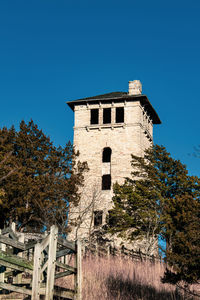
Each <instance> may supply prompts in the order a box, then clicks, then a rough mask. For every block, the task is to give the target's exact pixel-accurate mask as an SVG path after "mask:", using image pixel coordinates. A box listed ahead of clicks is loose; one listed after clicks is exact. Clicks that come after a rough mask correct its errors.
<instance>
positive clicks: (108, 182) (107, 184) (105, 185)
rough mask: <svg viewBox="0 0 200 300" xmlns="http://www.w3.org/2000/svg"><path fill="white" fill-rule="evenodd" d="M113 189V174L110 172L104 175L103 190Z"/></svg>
mask: <svg viewBox="0 0 200 300" xmlns="http://www.w3.org/2000/svg"><path fill="white" fill-rule="evenodd" d="M110 189H111V176H110V174H106V175H103V176H102V190H110Z"/></svg>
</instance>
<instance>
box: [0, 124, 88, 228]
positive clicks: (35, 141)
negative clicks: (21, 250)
mask: <svg viewBox="0 0 200 300" xmlns="http://www.w3.org/2000/svg"><path fill="white" fill-rule="evenodd" d="M77 156H78V153H76V152H75V151H74V149H73V146H72V145H71V143H70V142H69V143H67V144H66V146H65V147H56V146H54V145H53V143H52V141H51V140H50V138H49V137H47V136H46V135H45V134H44V133H43V132H42V130H39V129H38V126H37V125H36V124H34V122H33V121H32V120H31V121H30V122H29V123H28V124H26V123H25V122H24V121H22V122H21V123H20V129H19V131H18V132H17V131H16V130H15V129H14V127H12V128H10V129H7V128H3V129H1V130H0V191H1V192H0V209H1V226H3V224H5V223H6V222H10V221H16V222H17V224H18V227H19V228H20V229H21V230H27V229H28V228H29V227H31V228H32V230H33V229H37V230H38V229H40V230H41V229H42V228H44V227H47V228H49V226H51V225H52V224H57V225H58V226H59V228H60V231H62V232H65V231H66V227H67V223H66V222H67V215H68V209H69V206H70V205H71V204H72V203H73V205H77V204H78V202H79V198H80V194H79V187H80V186H81V185H82V184H83V180H84V176H83V175H84V171H86V170H87V164H86V163H80V162H77Z"/></svg>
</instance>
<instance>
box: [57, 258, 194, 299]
mask: <svg viewBox="0 0 200 300" xmlns="http://www.w3.org/2000/svg"><path fill="white" fill-rule="evenodd" d="M163 273H164V265H163V264H160V263H154V264H153V263H150V262H136V261H132V260H131V259H123V258H117V257H116V258H115V257H114V258H113V257H111V258H109V259H106V258H98V257H92V256H91V257H89V258H85V259H84V260H83V300H160V299H161V300H165V299H169V300H183V299H187V300H188V299H195V298H193V297H192V296H191V297H188V296H184V295H183V294H182V295H181V294H180V292H178V290H177V289H176V287H174V286H172V285H169V284H163V283H161V281H160V279H161V277H162V276H163ZM66 280H67V279H63V280H59V283H60V284H62V285H63V286H66V283H67V282H66ZM68 280H69V279H68ZM68 283H69V281H68ZM66 287H67V286H66ZM68 287H69V285H68ZM196 299H197V298H196Z"/></svg>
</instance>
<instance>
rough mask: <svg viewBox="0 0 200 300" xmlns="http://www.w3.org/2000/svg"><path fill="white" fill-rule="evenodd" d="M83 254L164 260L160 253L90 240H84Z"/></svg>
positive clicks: (155, 260) (142, 259) (154, 260)
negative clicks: (152, 253)
mask: <svg viewBox="0 0 200 300" xmlns="http://www.w3.org/2000/svg"><path fill="white" fill-rule="evenodd" d="M82 252H83V256H88V255H90V254H92V255H96V256H104V257H109V256H118V257H123V258H129V259H130V258H131V259H133V260H135V261H146V260H148V261H151V262H162V260H163V259H162V257H161V256H159V255H148V254H145V253H143V252H142V251H141V250H140V249H139V250H138V251H134V250H130V249H127V248H126V247H124V246H122V247H118V248H116V247H113V246H111V245H110V244H104V245H99V244H98V243H90V244H89V243H88V241H82Z"/></svg>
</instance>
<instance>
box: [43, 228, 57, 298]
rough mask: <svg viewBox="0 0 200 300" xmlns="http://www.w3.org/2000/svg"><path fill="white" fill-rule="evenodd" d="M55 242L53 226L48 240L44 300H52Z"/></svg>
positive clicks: (55, 231) (55, 236)
mask: <svg viewBox="0 0 200 300" xmlns="http://www.w3.org/2000/svg"><path fill="white" fill-rule="evenodd" d="M57 241H58V227H57V226H55V225H54V226H52V227H51V231H50V239H49V255H48V265H47V283H46V295H45V300H53V291H54V275H55V266H56V264H55V263H56V248H57Z"/></svg>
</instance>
